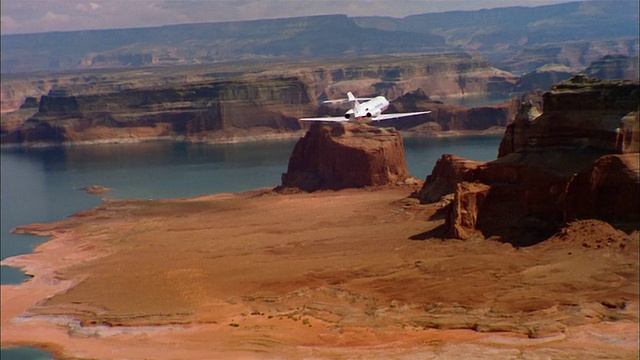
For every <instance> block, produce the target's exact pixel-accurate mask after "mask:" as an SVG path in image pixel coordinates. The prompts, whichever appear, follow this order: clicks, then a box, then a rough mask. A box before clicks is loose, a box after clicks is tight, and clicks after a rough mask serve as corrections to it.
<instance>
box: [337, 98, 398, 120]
mask: <svg viewBox="0 0 640 360" xmlns="http://www.w3.org/2000/svg"><path fill="white" fill-rule="evenodd" d="M388 107H389V101H388V100H387V99H386V98H385V97H384V96H376V97H374V98H373V99H371V100H369V101H366V102H363V103H356V105H355V106H354V107H353V109H349V111H347V112H346V113H345V114H344V117H345V118H347V119H351V118H352V117H353V118H354V119H355V120H356V121H358V120H361V119H364V118H376V117H378V116H379V115H380V114H382V112H383V111H385V110H386V109H387V108H388Z"/></svg>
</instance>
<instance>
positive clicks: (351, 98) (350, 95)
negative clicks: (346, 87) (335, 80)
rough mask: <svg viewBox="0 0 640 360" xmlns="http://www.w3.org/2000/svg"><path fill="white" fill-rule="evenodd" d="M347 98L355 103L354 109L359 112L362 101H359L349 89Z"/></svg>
mask: <svg viewBox="0 0 640 360" xmlns="http://www.w3.org/2000/svg"><path fill="white" fill-rule="evenodd" d="M347 98H348V99H349V102H352V103H353V111H354V112H355V113H357V112H358V108H359V107H360V103H359V102H358V99H357V98H356V97H355V96H353V94H352V93H351V91H349V92H348V93H347Z"/></svg>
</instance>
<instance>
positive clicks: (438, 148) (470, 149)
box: [0, 136, 501, 360]
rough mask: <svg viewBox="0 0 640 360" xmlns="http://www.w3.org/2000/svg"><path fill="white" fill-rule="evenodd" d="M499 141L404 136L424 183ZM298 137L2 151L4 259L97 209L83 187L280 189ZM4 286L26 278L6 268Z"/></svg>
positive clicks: (31, 353)
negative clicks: (444, 161)
mask: <svg viewBox="0 0 640 360" xmlns="http://www.w3.org/2000/svg"><path fill="white" fill-rule="evenodd" d="M500 138H501V137H499V136H469V137H457V138H407V139H404V145H405V154H406V157H407V166H408V168H409V173H410V174H411V175H413V176H414V177H417V178H421V179H424V178H426V176H427V175H429V174H430V173H431V170H432V169H433V166H434V165H435V163H436V161H437V160H438V158H440V157H441V156H442V154H447V153H448V154H454V155H458V156H461V157H464V158H468V159H471V160H479V161H488V160H492V159H495V157H496V155H497V149H498V144H499V142H500ZM294 145H295V140H289V141H274V142H263V143H250V144H225V145H205V144H184V143H167V142H155V143H142V144H123V145H95V146H75V147H60V148H44V149H2V151H1V153H0V154H1V159H0V164H1V166H2V172H1V175H2V176H1V178H0V180H1V181H0V185H1V186H0V190H1V191H0V205H1V213H0V219H1V224H2V232H1V233H0V246H1V258H2V259H5V258H7V257H11V256H15V255H19V254H24V253H28V252H31V251H32V249H33V247H34V246H35V245H37V244H39V243H41V242H42V241H44V240H46V239H44V238H42V237H38V236H30V235H18V234H11V233H10V231H11V229H13V228H14V227H16V226H18V225H24V224H31V223H36V222H51V221H56V220H61V219H64V218H65V217H67V216H69V215H72V214H74V213H76V212H78V211H80V210H82V209H86V208H90V207H93V206H96V205H98V204H99V203H100V202H101V200H100V196H95V195H89V194H86V193H85V192H84V191H82V190H81V189H82V188H83V187H85V186H90V185H102V186H107V187H110V188H112V189H113V191H112V192H110V193H108V194H107V195H106V196H109V197H112V198H119V199H122V198H140V199H158V198H183V197H193V196H198V195H202V194H213V193H221V192H240V191H246V190H251V189H255V188H260V187H273V186H276V185H279V184H280V176H281V175H282V173H283V172H286V171H287V164H288V161H289V156H290V155H291V152H292V150H293V147H294ZM0 275H1V276H0V277H1V279H0V280H1V281H0V283H2V284H16V283H20V282H22V281H24V280H25V279H26V278H27V277H26V276H25V274H23V273H22V272H21V271H20V270H18V269H14V268H10V267H6V266H2V268H1V269H0ZM0 358H2V359H3V360H4V359H51V358H53V357H52V356H51V355H50V354H48V353H46V352H42V351H39V350H37V349H31V348H14V349H0Z"/></svg>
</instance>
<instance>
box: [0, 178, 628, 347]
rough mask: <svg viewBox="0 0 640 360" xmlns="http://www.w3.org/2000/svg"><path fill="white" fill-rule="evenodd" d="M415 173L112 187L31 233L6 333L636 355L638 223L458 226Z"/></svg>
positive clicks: (10, 341) (134, 341) (8, 292)
mask: <svg viewBox="0 0 640 360" xmlns="http://www.w3.org/2000/svg"><path fill="white" fill-rule="evenodd" d="M417 189H418V187H417V186H416V185H414V186H393V187H386V188H378V189H358V190H356V189H352V190H342V191H335V192H334V191H322V192H316V193H290V194H276V193H273V192H271V191H269V190H256V191H252V192H248V193H242V194H219V195H212V196H203V197H198V198H194V199H179V200H157V201H141V200H123V201H108V200H107V201H105V203H103V204H102V205H100V206H98V207H97V208H95V209H91V210H87V211H83V212H80V213H78V214H76V215H75V216H73V217H70V218H69V219H67V220H64V221H60V222H56V223H52V224H34V225H29V226H24V227H21V228H19V229H17V231H19V232H25V233H34V234H40V235H45V236H50V237H51V240H50V241H48V242H46V243H44V244H42V245H40V246H38V247H37V249H36V251H35V253H33V254H28V255H22V256H19V257H14V258H10V259H7V260H5V261H4V262H3V264H5V265H11V266H17V267H20V268H23V269H25V270H26V271H27V272H28V273H29V274H33V275H34V277H33V278H32V279H30V280H29V281H27V282H25V283H23V284H21V285H3V286H2V346H3V347H5V346H18V345H31V346H37V347H41V348H44V349H47V350H50V351H53V352H54V353H55V354H56V355H57V356H58V357H60V358H91V359H94V358H95V359H125V358H126V359H230V358H231V359H235V358H238V359H254V358H255V359H273V358H283V359H301V358H304V359H327V358H329V359H341V358H344V359H354V358H355V359H389V358H391V359H430V358H438V359H460V358H474V359H512V358H543V359H547V358H548V359H570V358H572V359H594V358H595V359H599V358H607V359H618V358H620V359H632V358H636V357H637V355H638V234H637V232H635V233H633V234H631V235H627V234H624V233H622V232H620V231H617V230H615V229H613V228H612V227H611V226H609V225H608V224H606V223H603V222H598V221H595V220H588V221H579V222H576V223H573V224H570V226H568V227H567V228H565V229H564V230H563V231H562V232H559V233H558V234H556V235H555V236H554V237H552V238H551V239H549V240H547V241H545V242H543V243H540V244H538V245H535V246H531V247H523V248H515V247H513V246H511V245H510V244H503V243H499V242H496V241H491V240H469V241H464V242H463V241H459V240H452V239H446V240H443V239H442V238H443V236H445V233H444V232H443V231H442V225H443V223H444V219H443V212H442V206H443V204H437V203H436V204H431V205H420V204H418V203H417V201H415V200H414V199H407V198H406V197H407V196H408V194H410V193H411V192H412V191H415V190H417Z"/></svg>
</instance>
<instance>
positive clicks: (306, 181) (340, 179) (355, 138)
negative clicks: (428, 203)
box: [281, 123, 409, 191]
mask: <svg viewBox="0 0 640 360" xmlns="http://www.w3.org/2000/svg"><path fill="white" fill-rule="evenodd" d="M408 178H409V172H408V170H407V163H406V158H405V154H404V147H403V144H402V137H401V136H400V134H399V133H398V132H397V131H395V130H393V129H382V128H377V127H373V126H369V125H361V124H350V123H344V124H332V125H323V124H319V123H315V124H313V125H311V128H310V129H309V131H307V133H306V135H305V136H304V137H303V138H301V139H300V140H299V141H298V143H297V144H296V146H295V148H294V149H293V153H292V154H291V157H290V159H289V166H288V168H287V172H286V173H285V174H282V187H281V188H284V189H286V188H297V189H300V190H303V191H315V190H319V189H332V190H337V189H344V188H352V187H365V186H382V185H387V184H393V183H396V182H401V181H405V180H407V179H408Z"/></svg>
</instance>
